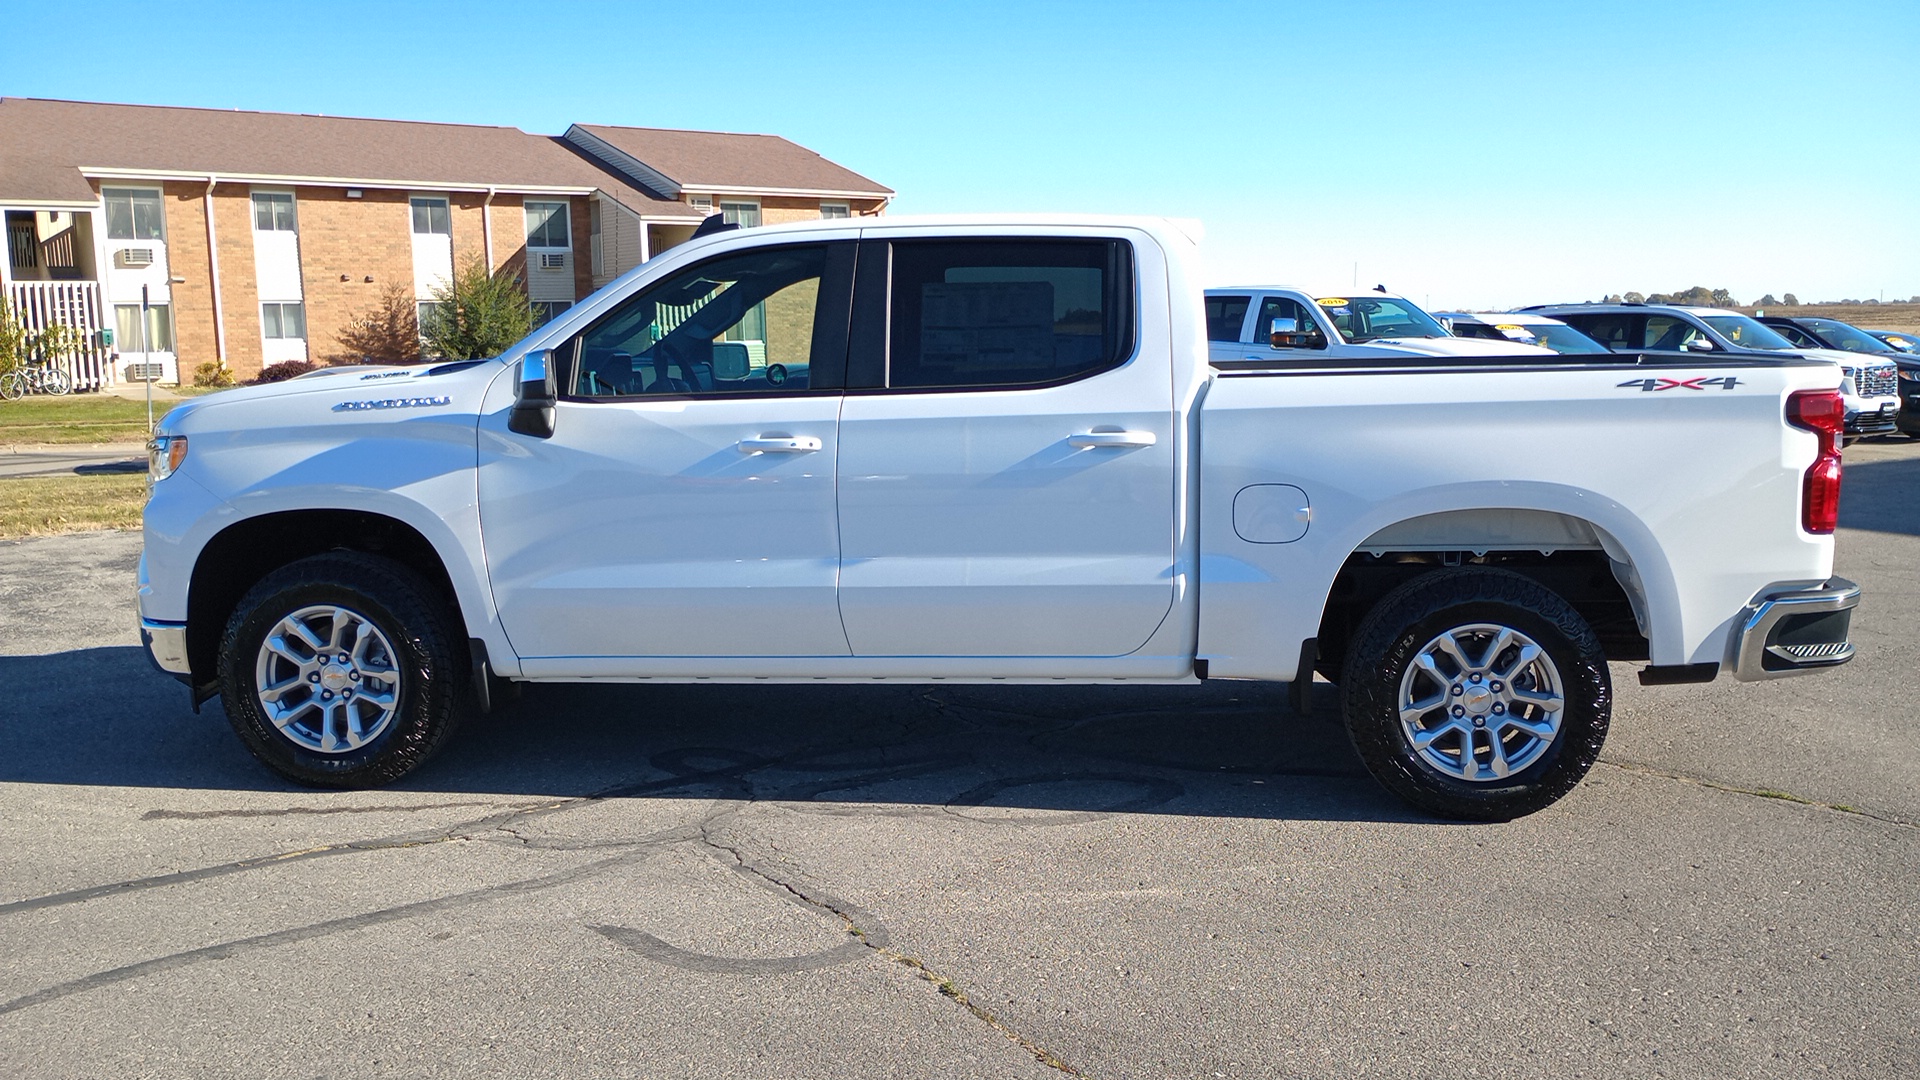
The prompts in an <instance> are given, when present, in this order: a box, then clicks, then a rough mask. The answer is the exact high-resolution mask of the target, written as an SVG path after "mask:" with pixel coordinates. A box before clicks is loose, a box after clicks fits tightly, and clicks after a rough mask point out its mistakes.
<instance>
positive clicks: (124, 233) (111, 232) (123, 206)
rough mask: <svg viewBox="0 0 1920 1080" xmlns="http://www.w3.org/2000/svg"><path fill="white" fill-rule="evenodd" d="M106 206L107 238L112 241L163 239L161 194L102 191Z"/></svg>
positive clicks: (125, 190)
mask: <svg viewBox="0 0 1920 1080" xmlns="http://www.w3.org/2000/svg"><path fill="white" fill-rule="evenodd" d="M100 195H101V197H102V198H103V199H105V200H106V203H107V237H108V238H109V239H112V240H164V239H166V228H165V226H164V225H163V223H162V218H163V217H164V212H163V211H162V208H161V204H160V193H159V192H158V191H150V190H148V189H145V188H102V189H100Z"/></svg>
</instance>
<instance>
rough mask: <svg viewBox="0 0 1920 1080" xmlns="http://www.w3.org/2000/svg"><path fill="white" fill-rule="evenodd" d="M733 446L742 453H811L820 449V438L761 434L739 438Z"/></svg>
mask: <svg viewBox="0 0 1920 1080" xmlns="http://www.w3.org/2000/svg"><path fill="white" fill-rule="evenodd" d="M734 448H735V449H736V450H739V451H740V452H741V453H743V454H811V453H814V452H815V451H817V450H819V449H820V440H819V439H816V438H814V437H813V436H811V435H801V436H797V437H796V436H793V435H762V436H760V437H759V438H757V439H741V440H740V441H739V442H738V443H736V444H735V446H734Z"/></svg>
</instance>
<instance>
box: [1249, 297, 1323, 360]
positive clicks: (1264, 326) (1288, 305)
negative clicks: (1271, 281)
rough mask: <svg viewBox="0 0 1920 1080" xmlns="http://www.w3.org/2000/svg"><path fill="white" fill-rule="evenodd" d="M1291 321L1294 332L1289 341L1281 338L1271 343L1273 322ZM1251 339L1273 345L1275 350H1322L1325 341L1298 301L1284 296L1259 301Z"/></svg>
mask: <svg viewBox="0 0 1920 1080" xmlns="http://www.w3.org/2000/svg"><path fill="white" fill-rule="evenodd" d="M1275 319H1292V320H1293V325H1294V332H1293V334H1292V335H1291V340H1288V339H1286V338H1284V337H1283V338H1282V340H1281V341H1280V342H1278V343H1277V344H1276V343H1274V342H1273V340H1272V335H1273V320H1275ZM1253 337H1254V340H1256V341H1265V342H1268V343H1269V344H1274V345H1275V347H1276V348H1296V349H1300V348H1305V349H1324V348H1326V347H1327V339H1326V338H1325V337H1324V336H1322V334H1321V332H1320V324H1319V323H1317V322H1314V321H1313V313H1312V312H1309V311H1308V310H1307V309H1306V308H1305V307H1304V306H1302V305H1301V304H1300V303H1299V302H1298V301H1296V300H1291V299H1288V298H1287V297H1284V296H1269V297H1267V298H1266V299H1264V300H1262V301H1260V317H1259V318H1258V319H1257V320H1256V321H1255V322H1254V324H1253Z"/></svg>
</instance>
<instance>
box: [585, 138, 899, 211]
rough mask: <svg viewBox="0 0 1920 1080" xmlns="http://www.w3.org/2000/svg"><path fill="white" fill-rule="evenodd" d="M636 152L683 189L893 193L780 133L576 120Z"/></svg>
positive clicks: (619, 147) (629, 152)
mask: <svg viewBox="0 0 1920 1080" xmlns="http://www.w3.org/2000/svg"><path fill="white" fill-rule="evenodd" d="M573 130H575V131H584V132H586V133H587V134H588V135H591V136H593V137H594V138H597V139H599V140H601V141H603V142H605V143H607V144H608V145H609V146H612V147H613V148H615V149H616V150H619V151H620V152H622V153H624V154H627V155H628V156H630V157H633V158H635V159H637V160H639V161H641V162H643V163H644V164H646V165H647V166H648V167H650V168H652V169H653V170H654V171H656V172H658V173H660V174H661V175H662V176H664V177H666V178H667V179H669V180H671V181H673V182H674V183H675V184H677V185H678V186H679V187H680V188H681V189H682V190H693V191H699V190H701V189H705V188H752V189H759V190H766V191H779V190H784V191H823V192H825V191H831V192H847V193H858V194H865V195H872V196H875V197H882V196H888V195H892V194H893V189H892V188H888V187H883V186H881V185H879V184H876V183H874V182H873V181H872V180H869V179H867V178H866V177H864V176H861V175H860V174H859V173H857V172H854V171H853V170H851V169H846V168H842V167H841V166H839V165H835V164H834V163H833V162H831V161H828V160H827V159H826V158H823V157H821V156H820V155H819V154H816V153H814V152H813V151H811V150H809V149H807V148H806V147H804V146H800V145H798V144H796V143H791V142H788V141H787V140H785V139H783V138H781V137H779V136H778V135H733V134H728V133H725V132H718V131H676V130H672V129H668V128H635V127H608V126H606V125H603V124H575V125H574V126H573Z"/></svg>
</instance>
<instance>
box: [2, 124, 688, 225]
mask: <svg viewBox="0 0 1920 1080" xmlns="http://www.w3.org/2000/svg"><path fill="white" fill-rule="evenodd" d="M83 169H115V170H138V171H143V172H151V173H156V174H159V173H190V174H197V175H206V174H209V173H212V174H218V175H221V176H230V177H245V178H286V179H289V180H291V179H294V178H300V179H304V180H309V181H320V182H329V183H354V182H359V183H363V184H365V185H367V186H373V185H375V184H391V185H395V186H404V187H413V188H421V189H427V190H444V189H449V188H469V189H471V188H479V187H495V188H499V189H501V190H505V191H527V190H536V191H537V190H542V189H556V188H558V189H566V188H573V189H576V190H579V191H583V192H584V191H589V190H593V189H600V190H603V191H605V192H606V193H607V194H608V195H610V196H612V197H613V198H615V199H617V200H619V201H620V202H622V203H624V204H625V205H627V206H628V207H629V208H630V209H633V210H635V211H637V212H639V213H640V214H642V215H644V216H647V217H674V218H688V219H691V220H697V219H698V218H699V216H700V215H699V214H698V213H697V212H696V211H694V210H693V209H692V208H691V207H689V206H686V205H684V204H681V203H678V202H674V201H672V200H669V199H662V198H661V197H659V196H658V195H655V194H653V193H652V192H648V191H645V190H644V189H641V188H638V187H636V186H635V185H633V184H632V183H630V182H628V181H626V180H625V179H624V178H622V177H620V176H618V175H616V174H613V173H611V172H609V171H608V170H607V169H606V168H605V167H603V166H601V165H599V164H598V163H596V162H594V161H593V160H591V159H590V158H587V157H585V156H584V155H582V154H580V153H579V152H577V151H576V150H575V149H574V148H573V147H572V146H571V145H570V144H568V143H566V142H565V141H564V140H562V139H559V138H557V137H553V136H547V135H529V134H527V133H526V132H524V131H521V130H520V129H519V128H512V127H493V126H482V125H477V124H432V123H420V122H414V121H401V120H364V119H356V118H350V117H337V116H312V115H306V114H296V113H267V112H241V111H237V110H236V111H227V110H222V109H184V108H173V107H168V106H155V105H107V104H100V103H95V102H85V101H50V100H43V99H37V98H0V200H4V201H12V202H66V203H91V202H93V201H94V200H95V195H94V193H93V190H92V189H91V187H90V186H89V185H88V184H87V181H86V179H85V178H84V177H83V175H82V172H81V170H83Z"/></svg>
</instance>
